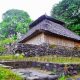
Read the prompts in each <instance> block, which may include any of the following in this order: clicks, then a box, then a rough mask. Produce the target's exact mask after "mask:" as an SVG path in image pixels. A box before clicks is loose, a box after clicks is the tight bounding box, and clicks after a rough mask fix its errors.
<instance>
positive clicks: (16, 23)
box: [0, 9, 31, 38]
mask: <svg viewBox="0 0 80 80" xmlns="http://www.w3.org/2000/svg"><path fill="white" fill-rule="evenodd" d="M2 19H3V21H2V22H1V23H0V35H1V37H0V38H7V37H11V36H16V35H17V33H21V34H25V33H26V32H27V31H28V29H29V27H28V25H29V24H30V22H31V18H30V16H29V14H28V13H27V12H25V11H22V10H17V9H11V10H8V11H7V12H5V13H4V14H3V17H2Z"/></svg>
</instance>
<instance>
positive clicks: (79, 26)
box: [51, 0, 80, 35]
mask: <svg viewBox="0 0 80 80" xmlns="http://www.w3.org/2000/svg"><path fill="white" fill-rule="evenodd" d="M51 16H52V17H55V18H57V19H59V20H62V21H64V22H66V23H67V26H66V27H67V28H68V29H70V30H72V31H74V32H75V33H77V34H79V35H80V0H62V1H61V2H59V4H57V5H55V6H53V8H52V11H51Z"/></svg>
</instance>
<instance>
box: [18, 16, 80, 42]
mask: <svg viewBox="0 0 80 80" xmlns="http://www.w3.org/2000/svg"><path fill="white" fill-rule="evenodd" d="M64 24H65V23H64V22H61V21H59V20H56V19H54V18H51V17H49V16H46V15H43V16H41V17H39V18H38V19H37V20H36V21H34V22H33V23H31V24H30V25H29V26H30V28H31V29H30V30H29V31H28V33H27V34H26V35H25V36H24V37H23V38H22V39H21V40H20V41H19V42H25V41H27V40H29V39H30V38H32V37H34V36H36V35H38V34H40V33H42V32H43V33H45V34H50V35H56V36H60V37H64V38H68V39H71V40H74V41H80V36H78V35H77V34H75V33H73V32H72V31H70V30H68V29H67V28H65V27H64Z"/></svg>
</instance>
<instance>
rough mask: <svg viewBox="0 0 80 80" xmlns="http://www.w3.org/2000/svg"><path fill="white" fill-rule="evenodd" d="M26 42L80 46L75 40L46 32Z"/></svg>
mask: <svg viewBox="0 0 80 80" xmlns="http://www.w3.org/2000/svg"><path fill="white" fill-rule="evenodd" d="M25 43H26V44H35V45H40V44H43V43H49V44H51V45H61V46H66V47H80V43H79V42H75V41H73V40H69V39H65V38H60V37H57V36H50V35H45V34H44V33H41V34H39V35H37V36H35V37H33V38H32V39H30V40H28V41H26V42H25Z"/></svg>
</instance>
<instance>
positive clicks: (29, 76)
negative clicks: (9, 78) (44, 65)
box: [12, 68, 58, 80]
mask: <svg viewBox="0 0 80 80" xmlns="http://www.w3.org/2000/svg"><path fill="white" fill-rule="evenodd" d="M12 70H13V71H14V72H15V73H17V74H19V75H21V76H22V77H24V78H25V80H57V78H58V76H57V75H50V74H48V73H42V72H41V71H38V70H33V69H31V68H27V69H12Z"/></svg>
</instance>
